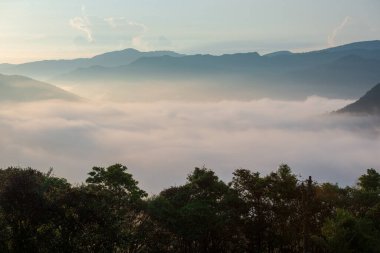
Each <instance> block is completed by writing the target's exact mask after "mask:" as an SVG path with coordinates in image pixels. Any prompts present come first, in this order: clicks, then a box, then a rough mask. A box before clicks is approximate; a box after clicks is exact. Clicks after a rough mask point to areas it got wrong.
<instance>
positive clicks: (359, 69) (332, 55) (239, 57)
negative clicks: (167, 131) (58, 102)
mask: <svg viewBox="0 0 380 253" xmlns="http://www.w3.org/2000/svg"><path fill="white" fill-rule="evenodd" d="M0 73H2V74H8V75H25V76H28V77H32V78H34V79H38V80H44V81H46V82H48V83H52V84H55V85H58V86H62V87H63V86H64V87H71V88H72V89H73V90H74V91H76V90H77V91H81V92H82V93H81V94H80V95H82V96H85V93H87V91H89V90H91V89H95V88H99V90H102V91H104V92H105V93H107V94H108V95H109V96H110V98H118V99H119V100H123V101H131V100H140V99H142V100H144V99H145V100H146V99H147V100H152V99H153V100H156V99H181V100H186V99H188V100H194V99H195V100H198V99H202V100H223V99H243V100H249V99H255V98H263V97H269V98H276V99H304V98H305V97H307V96H310V95H319V96H324V97H333V98H345V99H347V98H349V99H352V98H357V97H358V95H359V94H363V93H364V92H366V91H367V90H369V89H370V88H371V87H372V85H373V84H374V83H378V82H379V81H380V41H378V40H376V41H364V42H356V43H351V44H347V45H343V46H338V47H333V48H328V49H323V50H318V51H311V52H305V53H292V52H289V51H279V52H274V53H270V54H265V55H260V54H258V53H256V52H251V53H236V54H225V55H220V56H215V55H183V54H178V53H175V52H171V51H154V52H139V51H137V50H134V49H125V50H121V51H114V52H109V53H105V54H101V55H97V56H94V57H92V58H81V59H72V60H45V61H37V62H29V63H23V64H6V63H5V64H0ZM153 91H155V92H153Z"/></svg>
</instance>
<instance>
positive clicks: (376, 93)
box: [337, 83, 380, 115]
mask: <svg viewBox="0 0 380 253" xmlns="http://www.w3.org/2000/svg"><path fill="white" fill-rule="evenodd" d="M337 112H338V113H351V114H378V115H380V83H379V84H377V85H376V86H375V87H373V88H372V89H371V90H369V91H368V92H367V93H366V94H365V95H364V96H362V97H361V98H360V99H359V100H357V101H356V102H354V103H352V104H350V105H348V106H346V107H344V108H343V109H341V110H339V111H337Z"/></svg>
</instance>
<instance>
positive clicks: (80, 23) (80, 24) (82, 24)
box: [69, 6, 94, 42]
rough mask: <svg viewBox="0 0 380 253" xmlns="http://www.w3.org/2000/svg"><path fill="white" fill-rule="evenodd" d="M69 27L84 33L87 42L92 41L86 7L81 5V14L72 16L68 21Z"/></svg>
mask: <svg viewBox="0 0 380 253" xmlns="http://www.w3.org/2000/svg"><path fill="white" fill-rule="evenodd" d="M69 23H70V25H71V27H73V28H74V29H77V30H79V31H81V32H83V33H84V34H85V35H86V38H87V40H88V42H93V41H94V38H93V36H92V30H91V23H90V20H89V18H88V16H87V14H86V8H85V7H84V6H82V16H81V17H74V18H72V19H70V21H69Z"/></svg>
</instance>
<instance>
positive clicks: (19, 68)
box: [0, 48, 182, 80]
mask: <svg viewBox="0 0 380 253" xmlns="http://www.w3.org/2000/svg"><path fill="white" fill-rule="evenodd" d="M164 55H169V56H172V57H178V56H182V55H181V54H178V53H175V52H171V51H151V52H140V51H138V50H135V49H131V48H129V49H124V50H120V51H113V52H108V53H104V54H100V55H96V56H94V57H91V58H77V59H71V60H66V59H62V60H43V61H36V62H27V63H22V64H0V73H2V74H9V75H15V74H16V75H24V76H29V77H32V78H36V79H40V80H48V79H51V78H52V77H54V76H57V75H60V74H64V73H67V72H70V71H74V70H76V69H79V68H88V67H92V66H96V65H99V66H103V67H116V66H120V65H126V64H129V63H132V62H134V61H135V60H137V59H139V58H142V57H159V56H164Z"/></svg>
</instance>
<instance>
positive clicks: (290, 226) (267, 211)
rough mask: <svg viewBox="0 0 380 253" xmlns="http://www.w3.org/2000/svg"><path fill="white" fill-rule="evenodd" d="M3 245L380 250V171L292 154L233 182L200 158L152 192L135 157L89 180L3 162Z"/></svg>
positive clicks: (8, 248)
mask: <svg viewBox="0 0 380 253" xmlns="http://www.w3.org/2000/svg"><path fill="white" fill-rule="evenodd" d="M0 252H130V253H132V252H184V253H186V252H199V253H201V252H202V253H203V252H204V253H206V252H222V253H223V252H226V253H227V252H242V253H244V252H380V174H379V173H378V172H377V171H376V170H375V169H368V170H367V172H366V174H363V175H362V176H360V177H359V178H358V180H357V184H356V185H354V186H352V187H340V186H339V185H337V184H332V183H318V182H316V181H314V180H313V179H312V178H311V177H309V178H307V179H306V180H304V179H301V178H300V177H298V176H297V175H295V174H294V173H293V172H292V170H291V168H290V167H289V166H287V165H285V164H283V165H280V166H279V168H278V169H277V171H274V172H272V173H270V174H268V175H265V176H262V175H260V174H259V173H258V172H252V171H249V170H245V169H238V170H235V171H234V172H233V178H232V180H231V182H228V183H225V182H223V181H222V180H220V179H219V178H218V176H217V175H216V174H215V173H214V172H213V171H212V170H209V169H207V168H195V169H194V170H193V171H192V172H191V173H190V174H189V175H188V176H187V181H186V183H185V184H184V185H181V186H172V187H169V188H167V189H164V190H163V191H161V192H160V193H159V194H157V195H154V196H148V194H147V193H146V192H145V191H144V190H143V189H140V188H139V186H138V182H137V181H136V180H135V179H134V178H133V176H132V175H131V174H130V173H129V172H128V170H127V167H125V166H123V165H121V164H115V165H112V166H109V167H107V168H101V167H94V168H92V170H91V171H90V172H89V173H88V178H87V180H86V182H85V183H83V184H81V185H71V184H70V183H69V182H68V181H67V180H66V179H64V178H58V177H55V176H54V175H53V174H52V171H49V172H48V173H42V172H40V171H38V170H35V169H31V168H25V169H24V168H8V169H2V170H0Z"/></svg>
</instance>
